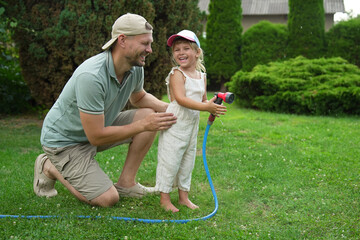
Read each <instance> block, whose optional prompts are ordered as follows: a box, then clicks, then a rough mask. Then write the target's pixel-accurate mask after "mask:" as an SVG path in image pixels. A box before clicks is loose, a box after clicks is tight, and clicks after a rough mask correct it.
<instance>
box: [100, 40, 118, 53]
mask: <svg viewBox="0 0 360 240" xmlns="http://www.w3.org/2000/svg"><path fill="white" fill-rule="evenodd" d="M116 39H117V37H116V38H112V39H111V40H110V41H108V42H107V43H105V45H104V46H102V49H103V50H106V49H108V48H109V47H110V46H111V45H112V44H113V43H114V42H115V41H116Z"/></svg>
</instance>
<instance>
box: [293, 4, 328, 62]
mask: <svg viewBox="0 0 360 240" xmlns="http://www.w3.org/2000/svg"><path fill="white" fill-rule="evenodd" d="M324 26H325V13H324V3H323V0H289V20H288V28H289V40H288V50H287V53H288V57H296V56H299V55H302V56H305V57H307V58H318V57H323V54H324V53H325V27H324Z"/></svg>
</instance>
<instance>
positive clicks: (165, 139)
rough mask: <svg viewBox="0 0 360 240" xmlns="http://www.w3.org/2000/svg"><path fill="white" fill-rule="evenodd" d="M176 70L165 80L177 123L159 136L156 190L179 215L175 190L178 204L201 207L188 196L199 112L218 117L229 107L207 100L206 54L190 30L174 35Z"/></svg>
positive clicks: (167, 206)
mask: <svg viewBox="0 0 360 240" xmlns="http://www.w3.org/2000/svg"><path fill="white" fill-rule="evenodd" d="M167 44H168V46H170V47H172V60H173V63H174V65H175V66H176V67H173V68H172V69H171V71H170V73H169V75H168V76H167V78H166V79H165V81H166V85H167V90H168V97H169V99H170V105H169V107H168V108H167V112H171V113H173V114H174V115H175V116H176V117H177V122H176V124H174V125H173V126H172V127H171V128H170V129H168V130H165V131H162V132H161V133H160V136H159V146H158V165H157V169H156V186H155V190H156V191H158V192H160V204H161V206H162V207H163V208H165V210H167V211H169V210H171V211H172V212H178V211H179V209H178V208H176V207H175V206H174V205H173V204H172V203H171V200H170V195H169V193H170V192H171V191H172V188H173V187H177V188H178V191H179V204H181V205H185V206H187V207H189V208H191V209H195V208H198V206H197V205H195V204H193V203H192V202H191V201H190V200H189V197H188V193H189V191H190V183H191V173H192V170H193V168H194V164H195V157H196V141H197V133H198V129H199V118H200V112H199V111H208V112H209V113H212V114H214V115H215V116H219V115H224V114H225V112H226V107H225V106H222V105H218V104H215V103H214V101H215V99H216V98H215V97H214V98H212V99H211V100H210V101H208V100H207V98H206V76H205V67H204V65H203V52H202V50H201V48H200V42H199V39H198V38H197V37H196V35H195V34H194V33H193V32H192V31H189V30H183V31H181V32H179V33H178V34H175V35H172V36H171V37H170V38H169V39H168V41H167Z"/></svg>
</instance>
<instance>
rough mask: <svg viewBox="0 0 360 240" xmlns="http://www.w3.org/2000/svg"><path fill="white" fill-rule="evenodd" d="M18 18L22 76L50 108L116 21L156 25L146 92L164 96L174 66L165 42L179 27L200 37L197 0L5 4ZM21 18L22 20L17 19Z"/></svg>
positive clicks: (48, 0)
mask: <svg viewBox="0 0 360 240" xmlns="http://www.w3.org/2000/svg"><path fill="white" fill-rule="evenodd" d="M6 1H8V6H9V9H8V10H9V11H8V12H9V16H13V17H16V18H17V19H18V26H17V28H16V31H15V35H14V40H15V42H16V44H17V46H18V47H19V55H20V64H21V67H22V74H23V76H24V79H25V80H26V82H27V84H28V86H29V88H30V90H31V94H32V96H33V97H34V98H35V100H36V101H37V103H38V104H41V105H44V106H45V107H51V106H52V104H53V103H54V102H55V100H56V99H57V97H58V96H59V94H60V92H61V90H62V88H63V86H64V85H65V83H66V82H67V81H68V79H69V78H70V76H71V74H72V73H73V71H74V70H75V69H76V67H77V66H79V65H80V64H81V63H82V62H83V61H84V60H85V59H87V58H89V57H91V56H93V55H95V54H97V53H100V52H101V51H102V50H101V47H102V45H103V44H104V43H105V42H106V41H107V40H109V39H110V37H111V27H112V25H113V23H114V21H115V20H116V19H117V18H118V17H119V16H120V15H122V14H125V13H127V12H131V13H136V14H139V15H142V16H144V17H145V18H146V19H147V20H148V21H149V22H150V23H151V24H152V25H153V27H154V34H153V37H154V43H153V45H152V47H153V53H152V54H151V55H150V56H149V57H148V58H147V64H146V66H145V90H147V91H149V92H151V93H153V94H154V95H155V96H157V97H161V96H162V94H164V93H165V84H164V79H165V77H166V74H167V73H168V71H169V69H170V67H171V65H170V60H169V58H170V57H169V51H168V48H167V47H166V40H167V38H168V37H169V36H170V35H171V34H174V33H176V32H178V31H180V30H181V29H184V28H187V29H191V30H193V31H194V32H196V33H200V29H201V24H200V17H199V16H200V11H199V9H198V7H197V3H198V1H191V0H170V1H165V0H134V1H126V0H107V1H104V0H69V1H65V0H58V1H51V0H16V1H14V0H6ZM19 16H21V18H20V17H19Z"/></svg>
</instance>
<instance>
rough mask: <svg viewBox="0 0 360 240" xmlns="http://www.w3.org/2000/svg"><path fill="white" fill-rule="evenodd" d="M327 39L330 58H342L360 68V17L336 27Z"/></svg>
mask: <svg viewBox="0 0 360 240" xmlns="http://www.w3.org/2000/svg"><path fill="white" fill-rule="evenodd" d="M326 38H327V41H328V56H329V57H342V58H344V59H346V60H348V61H349V62H350V63H352V64H355V65H357V66H358V67H360V16H359V17H357V18H354V19H350V20H348V21H341V22H339V23H338V24H336V25H334V26H333V27H332V28H331V29H330V30H329V31H328V32H327V33H326Z"/></svg>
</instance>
